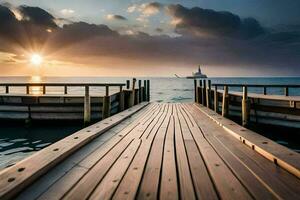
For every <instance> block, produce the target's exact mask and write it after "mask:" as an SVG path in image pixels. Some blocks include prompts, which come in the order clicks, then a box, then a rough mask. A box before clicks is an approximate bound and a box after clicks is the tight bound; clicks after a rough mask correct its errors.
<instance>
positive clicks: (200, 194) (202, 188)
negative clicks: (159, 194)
mask: <svg viewBox="0 0 300 200" xmlns="http://www.w3.org/2000/svg"><path fill="white" fill-rule="evenodd" d="M178 115H179V120H180V125H181V128H182V134H183V140H184V143H185V147H186V151H187V157H188V160H189V164H190V170H191V174H192V179H193V183H194V188H195V192H196V195H197V198H198V199H218V195H217V193H216V191H215V188H214V187H215V186H214V184H213V182H212V180H211V178H210V175H209V173H208V171H207V169H206V165H205V163H204V161H203V159H202V157H201V154H200V152H199V150H198V148H197V145H196V143H195V141H194V139H193V136H192V135H191V132H190V127H193V126H194V123H193V121H192V120H191V118H190V116H188V115H186V114H185V113H184V110H183V109H182V107H181V106H180V109H179V113H178ZM195 125H196V124H195Z"/></svg>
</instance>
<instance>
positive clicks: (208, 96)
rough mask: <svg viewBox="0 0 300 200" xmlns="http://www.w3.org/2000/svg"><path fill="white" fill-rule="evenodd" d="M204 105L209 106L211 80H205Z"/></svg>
mask: <svg viewBox="0 0 300 200" xmlns="http://www.w3.org/2000/svg"><path fill="white" fill-rule="evenodd" d="M206 107H208V108H211V80H207V88H206Z"/></svg>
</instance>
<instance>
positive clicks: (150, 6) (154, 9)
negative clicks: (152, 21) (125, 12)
mask: <svg viewBox="0 0 300 200" xmlns="http://www.w3.org/2000/svg"><path fill="white" fill-rule="evenodd" d="M163 7H164V6H163V4H161V3H158V2H151V3H145V4H142V5H141V6H140V8H139V10H140V11H141V12H142V13H143V14H144V15H146V16H151V15H155V14H157V13H158V12H159V11H160V10H161V9H162V8H163Z"/></svg>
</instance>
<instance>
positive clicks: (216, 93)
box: [214, 85, 219, 113]
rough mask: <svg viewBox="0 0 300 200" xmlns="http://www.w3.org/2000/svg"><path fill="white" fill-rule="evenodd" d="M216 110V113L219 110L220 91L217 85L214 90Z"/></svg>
mask: <svg viewBox="0 0 300 200" xmlns="http://www.w3.org/2000/svg"><path fill="white" fill-rule="evenodd" d="M214 110H215V112H216V113H218V112H219V93H218V86H216V85H215V91H214Z"/></svg>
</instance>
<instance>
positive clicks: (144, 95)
mask: <svg viewBox="0 0 300 200" xmlns="http://www.w3.org/2000/svg"><path fill="white" fill-rule="evenodd" d="M146 91H147V80H144V90H143V101H147V92H146Z"/></svg>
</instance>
